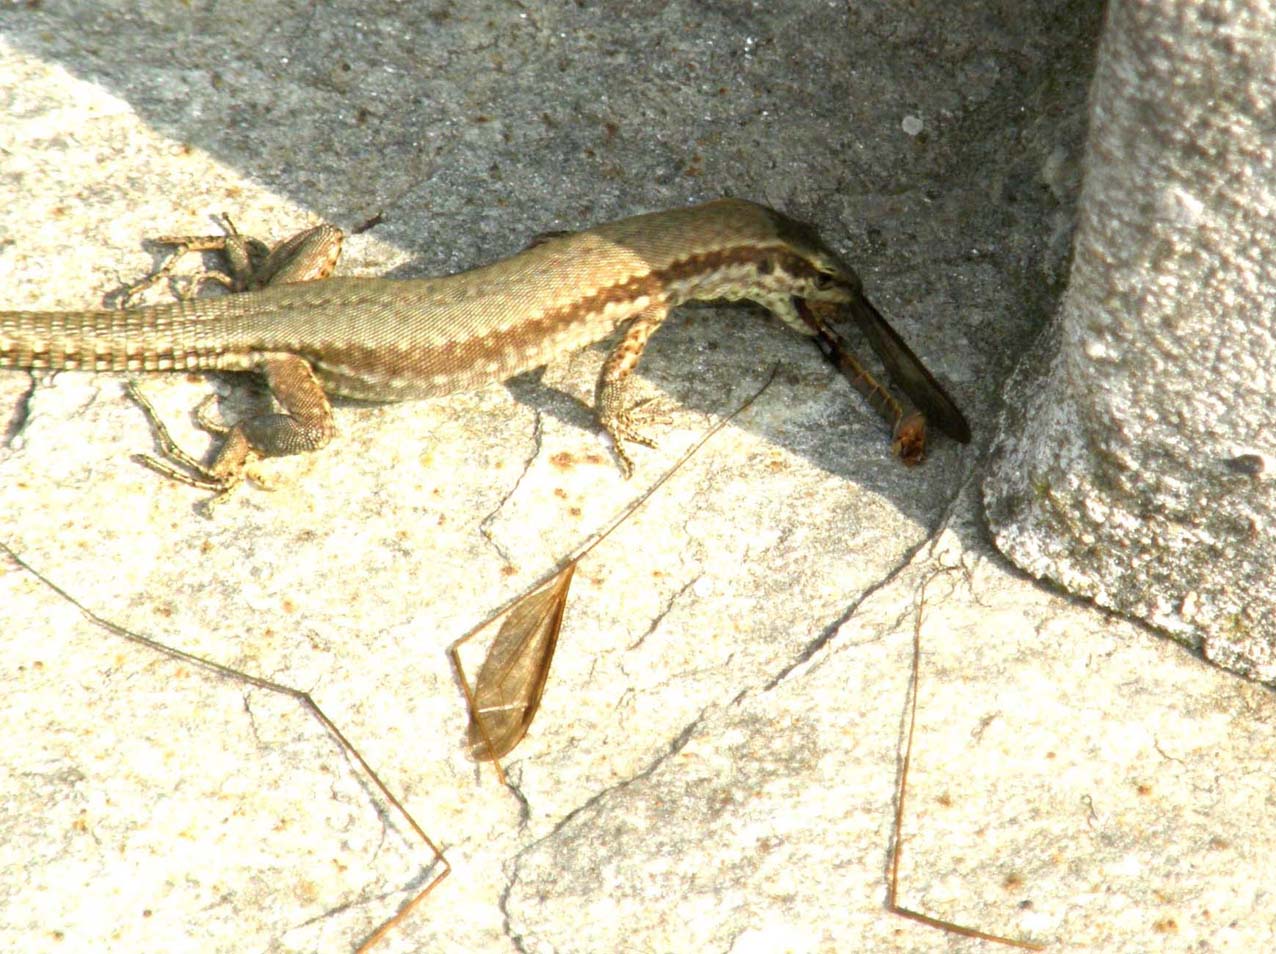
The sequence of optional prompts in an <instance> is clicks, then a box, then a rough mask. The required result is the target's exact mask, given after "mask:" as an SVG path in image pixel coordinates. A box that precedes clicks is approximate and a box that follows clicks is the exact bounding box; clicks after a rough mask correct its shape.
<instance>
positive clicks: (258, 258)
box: [0, 198, 970, 499]
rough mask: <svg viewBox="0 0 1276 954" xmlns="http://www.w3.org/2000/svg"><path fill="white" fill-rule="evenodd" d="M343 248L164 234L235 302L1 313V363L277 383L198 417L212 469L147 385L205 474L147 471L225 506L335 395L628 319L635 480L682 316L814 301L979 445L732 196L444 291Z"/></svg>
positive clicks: (605, 424)
mask: <svg viewBox="0 0 1276 954" xmlns="http://www.w3.org/2000/svg"><path fill="white" fill-rule="evenodd" d="M341 240H342V234H341V232H340V230H339V229H336V228H335V227H333V226H328V225H321V226H318V227H316V228H314V229H310V230H307V231H305V232H302V233H299V234H298V235H295V236H293V237H292V238H290V239H288V240H287V241H285V242H283V243H281V244H280V245H279V246H277V247H276V248H275V249H273V250H270V251H268V252H267V250H265V248H264V246H262V245H261V243H257V242H254V241H252V240H248V239H245V238H243V237H241V236H240V235H239V234H238V232H237V231H235V230H234V227H233V225H231V226H229V228H228V233H227V235H226V236H218V237H201V238H188V239H166V240H162V241H166V242H169V243H171V244H178V245H179V252H178V254H181V253H182V252H184V251H189V250H196V251H209V250H217V251H221V252H223V253H224V255H225V258H226V260H227V262H228V265H229V268H230V274H229V275H226V274H224V273H215V274H213V275H212V276H211V277H212V278H213V279H215V280H217V281H219V282H221V283H222V284H224V285H226V286H227V287H228V288H230V289H231V290H232V291H234V292H237V294H230V295H224V296H219V297H191V298H187V299H185V300H179V301H176V302H173V303H168V304H159V305H151V306H147V307H138V308H125V309H122V310H121V309H116V310H82V311H63V312H39V311H3V312H0V369H27V370H37V369H51V370H89V371H117V372H130V373H132V372H155V371H190V370H218V371H246V372H256V373H258V374H260V375H262V376H263V377H264V378H265V381H266V384H267V386H268V387H269V389H270V391H271V393H272V395H273V397H274V399H275V401H276V402H277V404H278V406H279V409H278V410H277V411H272V412H271V413H265V414H259V415H256V416H252V417H248V418H245V419H243V420H240V421H238V422H237V423H235V424H233V425H230V426H222V425H217V424H216V423H215V422H213V421H211V420H209V419H207V417H206V416H205V415H204V414H203V405H201V410H200V414H199V420H200V423H201V424H202V425H203V426H204V427H205V428H206V429H208V430H210V431H214V432H216V433H220V434H221V435H222V436H223V438H224V439H223V441H222V443H221V445H220V447H219V448H218V449H217V450H216V452H215V453H214V455H213V458H212V462H211V463H210V464H208V465H204V464H202V463H200V462H198V461H196V460H194V459H192V458H190V457H189V456H187V455H185V454H183V453H182V452H181V451H180V450H179V449H177V448H176V447H175V445H174V444H173V442H172V441H171V439H170V438H168V435H167V431H165V430H164V428H163V425H162V423H161V422H159V420H158V418H157V417H155V416H154V413H153V411H152V410H151V409H150V407H149V405H148V404H147V403H146V402H145V400H144V399H143V398H142V397H141V395H140V393H139V392H137V391H136V390H135V389H134V391H133V393H134V395H135V397H137V398H138V400H139V401H141V403H142V405H143V408H144V410H146V411H147V413H148V416H150V417H151V419H152V422H153V424H154V425H155V427H156V430H157V432H158V434H159V440H160V444H161V447H162V448H164V450H165V453H166V454H167V455H168V456H169V457H170V458H171V459H174V460H176V461H177V462H178V463H180V464H181V465H182V466H183V467H185V468H187V469H188V470H189V471H190V473H185V472H183V471H181V470H179V469H177V468H175V467H169V466H167V465H163V464H161V463H160V462H159V461H156V460H154V459H150V458H147V459H144V462H147V463H149V464H150V465H151V466H153V467H155V468H156V469H158V470H161V471H162V472H164V473H167V474H169V475H170V476H173V477H176V478H178V479H182V480H185V481H186V482H188V483H192V484H195V485H196V486H199V487H204V488H207V489H209V490H213V491H215V492H216V497H215V498H214V499H221V498H222V497H224V496H225V495H227V494H229V492H230V491H231V490H232V489H233V488H234V487H235V486H236V485H237V484H238V483H239V482H240V481H241V480H242V478H243V476H244V469H245V467H246V466H247V464H248V462H249V461H250V460H251V459H254V458H255V457H270V456H281V455H287V454H297V453H302V452H307V451H315V450H319V449H320V448H322V447H323V446H324V445H326V444H327V443H328V442H329V441H330V440H331V439H332V437H333V435H334V433H335V427H334V423H333V416H332V409H331V406H330V405H329V401H328V395H330V394H332V395H340V396H343V397H348V398H354V399H359V400H372V401H397V400H403V399H414V398H423V397H430V396H435V395H443V394H448V393H450V392H454V391H459V390H466V389H470V388H476V387H479V386H482V385H485V384H488V383H492V382H497V381H503V380H505V379H507V378H510V377H512V376H514V375H516V374H520V373H522V372H524V371H527V370H530V369H532V368H536V367H539V366H541V365H543V364H545V363H547V362H548V361H549V360H550V359H552V358H554V357H556V356H558V355H560V354H564V353H567V352H570V351H575V350H577V349H580V348H583V347H585V346H587V345H590V344H593V343H594V342H596V341H599V340H601V339H603V338H606V337H608V336H609V335H611V334H612V333H613V332H614V331H615V330H616V329H617V328H618V327H621V326H624V329H625V330H624V333H623V335H622V337H621V340H620V342H619V344H617V345H616V347H615V349H614V350H613V351H612V353H611V355H610V356H609V357H608V358H607V359H606V360H605V361H604V363H603V365H602V370H601V372H600V374H599V376H598V381H597V385H596V388H595V414H596V415H597V418H598V420H599V423H600V424H601V426H602V428H603V429H604V430H605V431H606V432H607V433H608V434H609V435H610V436H611V439H612V441H613V444H614V448H615V453H616V457H617V459H618V461H619V465H620V469H621V471H622V473H623V474H624V475H625V476H629V474H630V473H631V472H632V463H631V461H630V458H629V456H628V454H627V453H626V451H625V446H624V444H625V442H626V441H628V442H633V443H637V444H644V445H650V444H651V441H650V440H649V439H648V438H646V437H645V436H644V435H643V434H642V433H641V431H640V429H639V427H638V426H637V424H638V422H637V416H636V415H635V414H634V413H633V411H632V409H631V408H630V406H629V401H628V398H627V392H628V384H629V379H630V375H631V374H632V372H633V370H634V367H635V366H636V365H637V363H638V359H639V358H640V356H641V355H642V352H643V348H644V347H645V346H646V344H647V340H648V338H649V337H650V336H651V334H652V332H654V331H655V330H656V329H657V328H658V327H659V326H660V324H661V322H663V321H664V320H665V317H666V316H667V315H668V314H669V311H670V309H671V308H674V307H676V306H677V305H679V304H682V303H683V302H686V301H690V300H712V299H726V300H733V301H734V300H751V301H753V302H756V303H758V304H760V305H762V306H763V307H765V308H767V309H769V310H770V311H771V312H773V313H774V314H775V315H777V316H778V317H779V318H780V319H781V320H782V321H783V322H785V323H786V324H787V325H789V326H790V327H792V328H794V329H795V330H797V331H799V332H801V333H803V334H808V335H811V334H814V335H820V336H821V337H824V334H823V331H822V329H823V328H824V325H823V323H822V321H816V320H814V319H813V316H812V313H811V311H810V309H809V308H805V307H803V306H804V305H806V304H816V305H821V306H826V307H834V306H836V307H840V308H844V309H847V310H848V311H849V313H850V314H851V316H852V317H853V318H854V319H855V321H856V322H857V323H858V324H859V325H860V326H861V328H862V329H863V330H864V331H865V333H866V334H867V337H868V339H869V342H870V344H871V345H872V346H873V347H874V349H875V350H877V351H878V352H879V354H880V355H881V356H882V357H883V360H884V362H885V364H886V366H887V369H888V370H889V371H890V372H891V374H892V375H893V376H894V377H895V378H896V379H897V381H898V382H899V383H900V385H901V387H903V388H904V389H905V391H906V392H907V393H908V394H909V395H910V397H912V399H913V401H914V402H916V403H917V404H918V405H919V406H920V407H922V409H923V410H925V411H926V412H927V413H928V414H933V415H935V416H936V418H937V419H938V420H939V422H940V425H941V427H942V428H943V429H944V430H946V431H948V432H949V433H950V434H952V435H953V436H955V437H957V439H958V440H968V439H969V436H970V435H969V430H968V428H966V425H965V421H964V419H963V418H961V413H960V411H958V410H957V409H956V406H955V404H953V402H952V401H951V399H950V398H948V396H947V395H946V394H945V393H944V392H943V389H942V388H940V387H939V385H938V383H937V382H935V381H934V378H933V377H931V375H930V374H929V372H927V371H926V369H925V368H924V367H923V366H922V365H921V362H920V361H919V360H918V359H917V358H916V356H915V355H913V353H912V352H911V351H910V350H909V349H908V348H907V346H906V345H904V344H903V342H902V340H900V338H899V336H898V335H897V334H896V333H895V332H894V330H893V329H891V328H890V326H889V325H887V324H886V322H885V320H884V319H883V318H882V317H881V315H880V314H879V313H878V312H877V311H876V309H875V308H873V306H872V305H871V304H870V303H869V302H868V299H867V298H866V297H865V295H864V290H863V285H862V283H861V281H860V278H859V276H858V275H857V274H856V273H855V272H854V271H853V270H852V269H851V268H850V267H849V266H848V265H846V264H845V262H843V261H842V260H841V258H839V257H838V255H837V254H836V253H835V252H833V251H832V250H831V249H830V248H829V247H828V246H827V245H826V244H825V243H824V242H823V241H822V240H821V239H820V237H819V235H818V234H817V233H816V231H815V230H814V229H813V228H811V227H810V226H808V225H805V224H803V223H801V222H799V221H797V220H795V219H792V218H790V217H788V216H786V215H784V214H782V213H780V212H777V211H775V210H774V209H771V208H769V207H767V206H763V205H759V204H756V203H753V202H749V201H746V200H742V199H731V198H724V199H718V200H714V201H710V202H706V203H703V204H700V205H694V206H690V207H687V208H680V209H672V210H669V211H664V212H654V213H647V214H643V215H635V216H631V217H629V218H624V219H620V220H618V221H615V222H610V223H606V224H603V225H597V226H594V227H592V228H587V229H585V230H583V231H578V232H566V233H547V234H546V235H545V236H543V237H541V238H539V239H537V240H534V241H533V243H532V244H531V245H529V246H528V247H527V248H526V249H524V250H523V251H521V252H519V253H517V254H515V255H513V256H511V257H508V258H505V259H501V260H499V261H496V262H494V263H492V264H489V265H484V266H480V267H478V268H474V269H471V270H469V271H463V272H459V273H456V274H452V275H447V276H443V277H435V278H406V279H388V278H364V277H331V273H332V271H333V269H334V268H335V265H336V263H337V260H338V258H339V255H340V248H341ZM170 264H171V263H170ZM163 271H164V270H161V272H160V273H158V274H163ZM157 277H158V275H157ZM826 340H827V339H826ZM859 386H861V389H862V390H864V391H865V393H866V394H868V395H869V396H870V400H873V395H875V394H878V395H879V400H877V401H874V403H875V406H878V407H879V409H881V407H882V406H883V405H884V404H885V397H883V396H888V395H887V392H886V391H885V389H883V388H882V387H881V386H880V385H878V384H877V383H876V382H874V381H872V380H871V378H867V377H866V378H865V382H864V383H863V384H862V385H859ZM206 403H207V402H206ZM945 421H948V422H950V423H952V427H949V426H945V423H944V422H945ZM953 422H955V423H953ZM963 432H964V434H963Z"/></svg>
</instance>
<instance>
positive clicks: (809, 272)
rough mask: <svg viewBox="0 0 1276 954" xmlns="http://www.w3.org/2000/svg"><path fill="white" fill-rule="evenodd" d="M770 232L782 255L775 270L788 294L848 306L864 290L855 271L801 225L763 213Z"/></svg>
mask: <svg viewBox="0 0 1276 954" xmlns="http://www.w3.org/2000/svg"><path fill="white" fill-rule="evenodd" d="M766 211H767V212H769V213H770V217H771V224H772V228H773V229H774V230H775V236H776V238H777V240H778V242H779V246H780V248H781V250H782V251H783V252H784V253H785V254H782V255H780V256H779V257H778V259H777V267H778V268H779V269H780V270H782V271H784V272H785V273H786V275H785V276H784V277H785V279H786V280H787V284H788V285H789V286H790V294H792V296H793V297H794V298H802V299H805V300H807V301H820V302H834V303H842V304H845V303H848V302H851V301H855V300H857V299H859V298H861V297H862V296H863V294H864V286H863V284H862V283H861V282H860V277H859V276H858V275H857V274H855V270H854V269H853V268H851V267H850V266H849V265H847V264H846V262H844V261H843V260H842V259H841V257H840V256H839V255H838V254H837V253H836V252H834V251H833V250H832V249H831V248H829V247H828V246H827V245H826V244H825V243H824V240H823V239H821V238H820V236H819V233H818V232H816V231H815V229H814V228H812V227H811V226H809V225H807V224H806V223H805V222H799V221H798V220H797V219H791V218H789V217H788V216H787V215H784V214H782V213H780V212H776V211H774V210H773V209H767V210H766Z"/></svg>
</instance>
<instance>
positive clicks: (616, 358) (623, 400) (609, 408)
mask: <svg viewBox="0 0 1276 954" xmlns="http://www.w3.org/2000/svg"><path fill="white" fill-rule="evenodd" d="M668 314H669V308H668V306H667V305H665V304H664V302H657V303H655V304H652V305H648V306H647V308H646V310H644V311H643V312H642V313H641V314H639V315H638V317H637V318H635V319H633V321H632V322H630V324H629V327H628V328H626V329H625V336H624V337H623V338H621V340H620V344H618V345H616V348H615V350H614V351H612V353H611V355H610V356H609V357H608V358H607V360H606V361H604V362H603V367H602V371H601V372H600V373H599V375H598V385H597V387H596V388H595V391H594V413H595V414H597V415H598V423H600V424H601V425H602V426H603V429H604V430H605V431H606V432H607V433H608V434H609V435H610V436H611V439H612V443H613V444H614V445H615V451H616V459H617V461H618V462H619V464H620V471H621V473H622V474H624V475H625V476H626V477H629V476H630V475H631V474H632V473H633V471H634V465H633V461H631V460H630V459H629V455H628V454H627V453H626V452H625V446H624V442H625V441H632V442H633V443H635V444H642V445H643V446H644V447H654V446H655V444H654V443H653V442H652V440H651V438H649V437H645V436H644V435H643V434H641V433H640V432H639V431H638V429H637V425H638V424H639V423H651V422H652V421H654V420H657V419H659V418H660V416H661V415H659V414H655V413H652V412H651V411H649V410H647V409H645V408H644V409H641V410H639V409H638V408H635V407H634V406H632V405H630V403H629V399H628V391H629V383H630V375H632V374H633V371H634V368H635V367H637V365H638V359H639V358H641V357H642V351H643V349H644V348H645V347H647V339H648V338H650V337H651V333H652V332H653V331H655V330H656V329H657V328H659V327H660V323H661V322H662V321H664V320H665V317H666V316H667V315H668ZM640 418H642V419H643V420H642V421H641V422H640V420H639V419H640Z"/></svg>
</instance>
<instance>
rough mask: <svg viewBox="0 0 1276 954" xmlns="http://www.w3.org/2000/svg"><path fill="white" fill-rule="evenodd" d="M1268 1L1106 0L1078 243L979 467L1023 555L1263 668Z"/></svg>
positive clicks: (991, 511) (1111, 602)
mask: <svg viewBox="0 0 1276 954" xmlns="http://www.w3.org/2000/svg"><path fill="white" fill-rule="evenodd" d="M1274 58H1276V6H1273V5H1272V4H1271V3H1269V2H1266V0H1122V2H1114V3H1112V4H1111V9H1110V14H1109V17H1108V26H1107V29H1106V31H1105V33H1104V39H1103V44H1102V47H1101V49H1100V56H1099V65H1098V69H1097V71H1096V74H1095V80H1094V88H1093V92H1092V96H1091V123H1090V139H1089V143H1088V146H1087V159H1088V162H1087V167H1086V178H1085V188H1084V191H1083V193H1082V196H1081V215H1080V219H1079V225H1078V231H1077V244H1076V259H1075V262H1074V264H1073V268H1072V273H1071V277H1070V279H1069V284H1068V293H1067V295H1066V296H1065V298H1064V301H1063V305H1062V307H1061V309H1060V317H1059V322H1058V327H1057V329H1053V331H1052V334H1050V335H1048V336H1046V337H1045V339H1044V340H1043V341H1042V342H1041V343H1040V345H1039V347H1037V348H1036V349H1034V352H1033V354H1032V356H1031V359H1030V360H1028V361H1025V362H1024V363H1023V364H1022V365H1021V366H1020V368H1019V369H1018V371H1017V373H1016V375H1015V380H1014V381H1013V382H1012V384H1011V386H1010V388H1009V390H1008V394H1007V402H1006V403H1007V411H1008V413H1007V414H1006V416H1005V419H1004V422H1003V428H1002V433H1001V435H1000V436H999V437H998V439H997V441H996V444H995V446H994V450H993V454H992V457H991V466H990V468H989V475H988V480H987V482H986V484H985V488H984V499H985V503H986V507H987V514H988V520H989V524H990V526H991V528H992V532H993V535H994V538H995V540H996V542H997V546H998V547H999V548H1000V549H1001V551H1002V552H1003V553H1004V554H1005V555H1006V556H1007V557H1009V558H1010V559H1011V560H1012V561H1014V563H1015V564H1016V565H1017V566H1019V567H1020V568H1021V569H1023V570H1024V571H1025V572H1027V573H1031V574H1032V575H1033V576H1038V577H1042V578H1045V579H1048V580H1051V581H1053V582H1055V583H1057V584H1058V585H1060V586H1062V587H1064V588H1065V589H1066V590H1068V592H1070V593H1075V594H1076V595H1078V596H1084V597H1087V598H1089V599H1093V600H1094V601H1095V602H1096V603H1098V604H1099V605H1100V606H1104V607H1107V608H1108V609H1112V610H1115V611H1117V612H1120V613H1125V614H1128V615H1130V616H1132V617H1135V618H1137V619H1142V620H1145V621H1147V622H1148V623H1151V624H1152V625H1153V626H1157V627H1159V628H1160V629H1162V630H1164V631H1165V632H1168V633H1171V634H1173V635H1174V636H1175V638H1177V639H1181V640H1183V642H1184V643H1185V644H1187V645H1189V646H1191V647H1193V648H1198V649H1200V650H1201V651H1202V652H1203V653H1204V655H1205V657H1206V658H1207V659H1209V660H1210V661H1211V662H1214V663H1216V664H1217V665H1220V666H1224V667H1226V668H1228V669H1231V670H1233V671H1234V672H1238V673H1240V674H1242V675H1245V676H1248V677H1250V678H1252V679H1257V680H1260V681H1263V682H1266V683H1269V684H1272V685H1276V533H1273V524H1276V482H1273V480H1272V473H1271V471H1272V469H1273V468H1274V467H1276V406H1274V405H1273V401H1272V397H1273V394H1276V379H1273V376H1272V368H1273V367H1276V310H1274V309H1273V307H1272V288H1273V286H1276V256H1273V254H1272V248H1273V246H1274V245H1276V222H1274V219H1273V213H1274V212H1276V178H1273V176H1272V174H1271V170H1272V167H1273V165H1276V137H1273V135H1272V123H1273V119H1272V102H1273V100H1276V73H1274V72H1273V71H1272V62H1273V59H1274Z"/></svg>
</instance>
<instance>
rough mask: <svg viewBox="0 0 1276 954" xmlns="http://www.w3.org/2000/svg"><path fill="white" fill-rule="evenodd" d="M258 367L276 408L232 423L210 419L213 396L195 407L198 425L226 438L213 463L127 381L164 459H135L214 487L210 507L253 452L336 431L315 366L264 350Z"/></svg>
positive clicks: (294, 446)
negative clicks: (185, 446)
mask: <svg viewBox="0 0 1276 954" xmlns="http://www.w3.org/2000/svg"><path fill="white" fill-rule="evenodd" d="M259 370H260V371H261V373H262V374H264V375H265V378H266V383H267V384H268V385H269V387H270V391H271V393H272V394H273V395H274V397H275V400H276V401H277V402H278V403H279V405H280V409H281V410H280V411H279V412H275V413H269V414H259V415H255V416H253V417H248V418H245V419H244V420H242V421H238V422H237V423H235V424H232V425H229V426H227V425H225V424H221V423H219V422H216V421H213V420H212V419H211V418H210V417H209V415H208V406H209V403H210V401H211V400H212V398H208V399H206V400H205V401H203V402H202V403H201V404H200V406H199V408H198V409H197V411H196V418H197V419H198V421H199V423H200V425H201V426H202V427H203V428H204V429H206V430H208V431H211V432H212V433H214V434H218V435H222V436H223V437H224V440H223V442H222V445H221V446H220V447H219V448H218V449H217V453H216V455H214V457H213V462H212V463H211V464H203V463H201V462H200V461H198V460H196V459H195V458H194V457H192V456H191V455H190V454H188V453H187V452H186V451H184V450H182V449H181V448H180V447H179V446H178V445H177V442H176V441H174V440H173V438H172V436H171V435H170V434H169V432H168V428H167V427H165V426H164V423H163V421H161V420H160V418H159V415H158V414H156V412H155V408H154V407H153V406H152V405H151V403H150V401H148V400H147V399H146V398H145V396H143V394H142V393H141V391H140V390H139V389H138V387H137V385H136V383H135V382H132V381H130V382H129V394H130V395H131V396H132V397H133V399H134V400H135V401H137V403H138V405H139V406H140V407H141V408H142V411H143V412H144V413H145V414H146V416H147V418H148V419H149V420H150V422H151V426H152V427H153V428H154V430H155V437H156V442H157V443H158V445H159V448H160V452H161V454H162V455H163V457H164V458H165V459H163V460H161V459H159V458H156V457H151V456H149V455H145V454H140V455H137V460H138V461H139V462H140V463H142V464H144V465H145V466H147V467H149V468H151V469H152V470H154V471H156V472H158V473H160V474H163V475H164V476H166V477H169V478H171V479H173V480H177V481H180V482H181V483H184V484H190V485H191V486H193V487H199V488H201V489H203V490H212V491H215V493H214V496H213V497H212V499H210V500H209V501H208V506H210V507H211V506H212V505H214V504H217V503H219V502H221V501H222V500H224V499H225V498H226V497H228V496H229V495H230V493H231V492H232V491H233V490H234V489H235V487H237V486H238V485H239V484H240V483H241V482H242V481H243V479H244V476H245V470H246V469H247V466H248V463H249V462H250V460H251V459H252V458H253V457H281V456H286V455H290V454H301V453H305V452H307V451H315V450H319V449H320V448H321V447H323V446H324V445H325V444H327V443H328V442H329V441H330V440H332V436H333V434H334V433H335V431H336V428H335V427H334V425H333V422H332V407H331V405H329V403H328V398H327V395H325V394H324V392H323V388H322V387H320V385H319V381H318V379H317V378H315V375H314V371H313V370H312V369H311V367H310V365H309V364H308V363H307V362H306V361H305V360H303V359H301V358H298V357H297V356H296V355H292V354H279V355H264V356H262V358H261V360H260V364H259Z"/></svg>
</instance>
